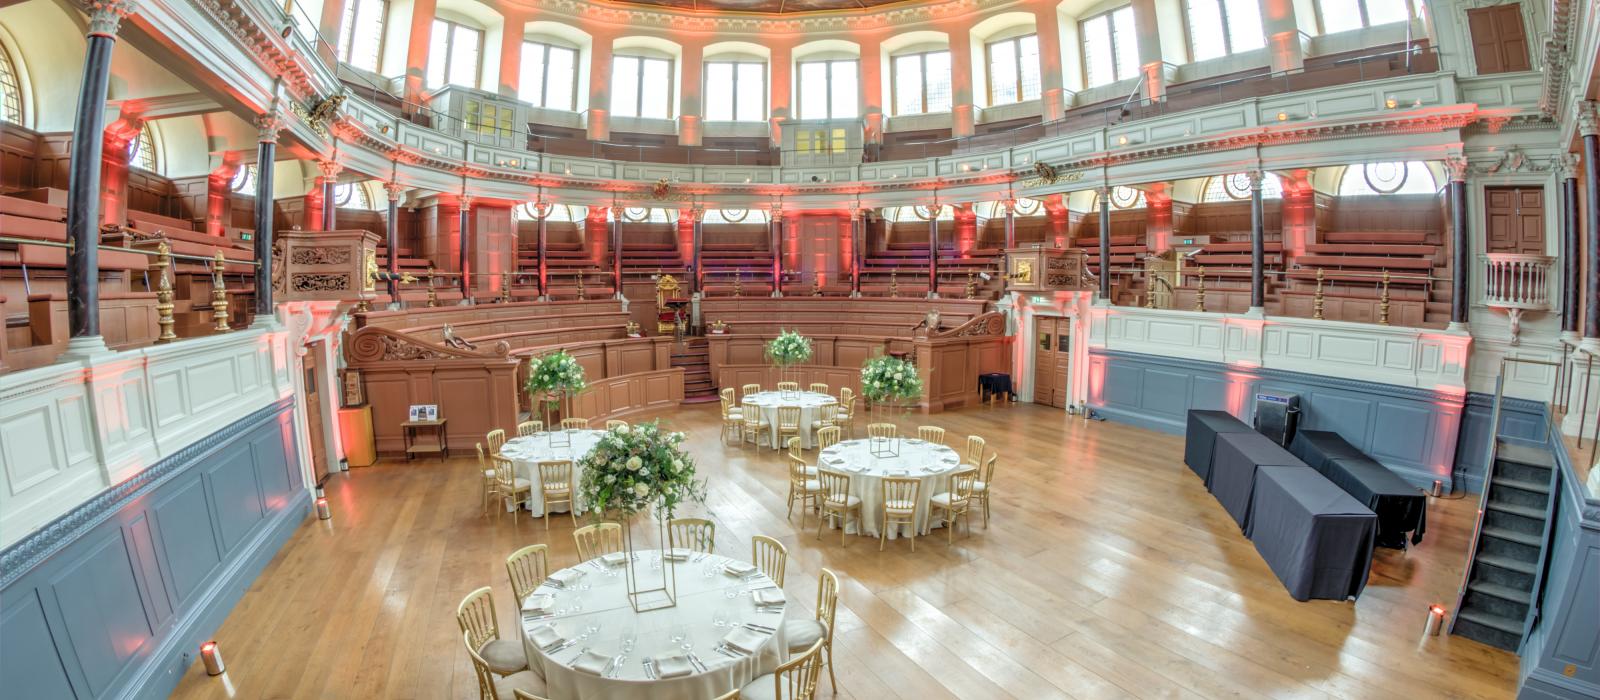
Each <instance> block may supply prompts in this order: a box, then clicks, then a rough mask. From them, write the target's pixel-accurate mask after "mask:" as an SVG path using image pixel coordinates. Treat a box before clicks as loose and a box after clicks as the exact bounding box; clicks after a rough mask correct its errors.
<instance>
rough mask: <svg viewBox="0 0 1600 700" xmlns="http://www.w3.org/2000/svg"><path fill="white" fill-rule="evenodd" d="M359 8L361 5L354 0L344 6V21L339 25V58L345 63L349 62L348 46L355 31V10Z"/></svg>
mask: <svg viewBox="0 0 1600 700" xmlns="http://www.w3.org/2000/svg"><path fill="white" fill-rule="evenodd" d="M360 6H361V3H359V2H356V1H355V0H350V2H347V3H345V5H344V19H342V20H340V24H339V58H341V59H343V60H345V61H348V60H350V44H351V43H352V37H353V36H354V34H355V29H356V8H358V7H360Z"/></svg>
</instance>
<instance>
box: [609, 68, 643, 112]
mask: <svg viewBox="0 0 1600 700" xmlns="http://www.w3.org/2000/svg"><path fill="white" fill-rule="evenodd" d="M611 113H612V114H614V115H616V116H619V117H637V116H639V59H637V58H634V57H633V56H617V57H616V58H614V59H612V62H611Z"/></svg>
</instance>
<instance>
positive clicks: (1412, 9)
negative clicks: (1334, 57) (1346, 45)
mask: <svg viewBox="0 0 1600 700" xmlns="http://www.w3.org/2000/svg"><path fill="white" fill-rule="evenodd" d="M1355 1H1356V7H1357V8H1358V9H1359V10H1360V15H1361V26H1360V27H1357V29H1371V28H1372V26H1373V24H1372V17H1371V13H1370V12H1368V11H1367V3H1368V2H1371V1H1372V0H1355ZM1388 1H1390V2H1393V1H1394V0H1388ZM1399 1H1400V2H1404V3H1405V4H1406V18H1405V19H1404V20H1402V21H1405V22H1409V21H1411V19H1412V18H1414V17H1416V16H1417V11H1416V6H1415V5H1413V4H1412V3H1411V0H1399ZM1316 6H1317V31H1319V32H1321V33H1322V34H1323V35H1327V34H1328V23H1327V22H1324V21H1323V19H1322V17H1323V15H1322V0H1316ZM1384 24H1397V23H1396V22H1384ZM1378 26H1382V25H1378ZM1341 31H1355V30H1354V29H1346V30H1341ZM1336 33H1337V32H1336Z"/></svg>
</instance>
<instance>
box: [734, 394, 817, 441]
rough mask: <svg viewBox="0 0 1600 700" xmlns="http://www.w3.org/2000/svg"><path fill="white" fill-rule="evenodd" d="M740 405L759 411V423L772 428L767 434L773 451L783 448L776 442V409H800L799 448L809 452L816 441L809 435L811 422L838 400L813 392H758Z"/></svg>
mask: <svg viewBox="0 0 1600 700" xmlns="http://www.w3.org/2000/svg"><path fill="white" fill-rule="evenodd" d="M742 403H743V405H745V406H755V407H757V408H760V409H761V422H763V423H766V424H767V425H770V426H772V430H770V431H768V433H767V434H768V439H769V440H770V441H771V447H772V448H773V449H779V448H781V447H783V445H782V444H781V443H779V442H778V408H780V407H787V406H798V407H800V446H801V447H804V448H806V449H808V450H809V449H811V448H812V447H815V446H816V441H815V439H814V438H813V437H812V435H811V422H812V421H814V420H816V419H817V416H818V413H819V412H820V411H821V410H822V407H823V406H832V405H837V404H838V403H839V400H838V399H836V398H834V397H832V396H830V395H828V394H823V393H820V392H815V391H797V392H791V393H788V394H785V393H784V392H781V391H758V392H756V393H754V394H746V395H745V397H744V401H743V402H742Z"/></svg>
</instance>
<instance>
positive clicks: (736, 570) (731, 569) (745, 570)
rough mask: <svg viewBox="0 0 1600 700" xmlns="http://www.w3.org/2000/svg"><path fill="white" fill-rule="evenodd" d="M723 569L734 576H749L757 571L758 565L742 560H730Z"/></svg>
mask: <svg viewBox="0 0 1600 700" xmlns="http://www.w3.org/2000/svg"><path fill="white" fill-rule="evenodd" d="M722 570H723V571H726V572H728V573H730V574H733V575H734V576H748V575H750V574H752V573H755V570H756V565H755V564H750V563H746V562H742V561H730V562H728V563H727V565H725V566H723V567H722Z"/></svg>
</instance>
